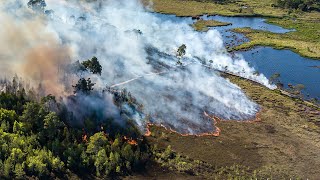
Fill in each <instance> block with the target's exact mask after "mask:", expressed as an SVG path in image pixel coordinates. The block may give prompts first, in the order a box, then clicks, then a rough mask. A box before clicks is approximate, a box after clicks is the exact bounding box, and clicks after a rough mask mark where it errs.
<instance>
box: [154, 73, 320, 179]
mask: <svg viewBox="0 0 320 180" xmlns="http://www.w3.org/2000/svg"><path fill="white" fill-rule="evenodd" d="M227 77H228V78H229V79H230V80H231V81H232V82H234V83H236V84H238V85H239V86H240V87H241V88H242V89H244V91H245V92H246V93H247V95H248V96H249V97H250V98H252V99H253V100H254V101H256V102H257V103H259V104H260V105H261V108H262V112H261V121H259V122H251V123H248V122H242V123H241V122H235V121H222V122H220V123H218V125H217V126H219V127H220V128H221V129H222V133H221V135H220V136H219V137H210V136H207V137H195V136H188V137H183V136H180V135H178V134H176V133H173V132H169V131H166V130H164V129H163V128H160V127H156V126H153V127H152V136H151V137H149V138H148V140H149V141H150V143H151V144H156V145H157V146H158V147H159V148H162V149H165V148H166V147H167V146H169V145H170V146H171V147H172V150H173V151H174V152H176V153H179V154H180V155H181V156H182V157H185V158H184V159H183V158H182V160H181V158H180V161H183V162H185V163H191V164H192V162H193V163H194V162H197V163H199V161H200V162H204V163H205V164H206V165H203V166H204V167H201V168H200V169H203V168H204V169H206V167H207V168H209V169H211V170H206V171H205V172H202V173H201V172H200V173H199V174H197V176H196V177H200V179H202V178H216V179H228V178H229V179H230V178H233V179H234V178H238V179H250V178H256V177H258V179H260V178H262V177H263V179H266V178H272V179H289V178H294V179H295V178H297V177H301V178H303V179H307V178H309V179H317V178H318V177H319V176H320V171H319V169H318V167H319V165H320V150H319V148H320V127H319V125H320V122H319V120H320V113H319V109H318V108H312V107H309V106H308V105H307V104H304V103H303V102H301V101H297V100H294V99H291V98H289V97H287V96H284V95H282V94H280V93H279V92H278V91H271V90H269V89H267V88H265V87H262V86H261V85H258V84H256V83H253V82H251V81H248V80H245V79H241V78H238V77H233V76H227ZM190 159H191V160H193V161H190ZM196 160H198V161H196ZM164 165H165V166H166V165H167V166H168V167H169V168H170V164H169V165H168V164H164ZM171 166H172V164H171ZM191 167H197V166H196V165H193V166H191ZM195 169H197V168H195ZM189 177H190V176H189ZM259 177H260V178H259Z"/></svg>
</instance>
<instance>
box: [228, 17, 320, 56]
mask: <svg viewBox="0 0 320 180" xmlns="http://www.w3.org/2000/svg"><path fill="white" fill-rule="evenodd" d="M315 26H319V28H320V23H319V24H315ZM233 31H235V32H238V33H243V34H245V35H246V37H247V38H249V39H250V41H249V42H246V43H244V44H241V45H239V46H236V47H234V48H233V49H232V50H244V49H250V48H252V47H254V46H271V47H274V48H276V49H290V50H292V51H294V52H296V53H298V54H300V55H302V56H305V57H309V58H314V59H320V38H316V37H315V39H310V40H306V39H307V38H308V37H304V36H303V35H308V34H307V33H306V34H302V33H301V32H299V31H298V32H290V33H286V34H276V33H271V32H267V31H258V30H252V29H250V28H239V29H234V30H233ZM315 31H318V30H316V29H315ZM311 33H315V32H311ZM319 34H320V32H319Z"/></svg>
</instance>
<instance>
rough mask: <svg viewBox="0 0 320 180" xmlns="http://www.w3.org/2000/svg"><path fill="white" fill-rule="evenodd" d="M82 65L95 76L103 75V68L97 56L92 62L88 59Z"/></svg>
mask: <svg viewBox="0 0 320 180" xmlns="http://www.w3.org/2000/svg"><path fill="white" fill-rule="evenodd" d="M81 64H82V65H83V66H84V67H85V68H86V69H87V70H89V71H90V72H91V73H93V74H99V75H101V73H102V66H101V65H100V62H99V61H98V58H96V57H95V56H94V57H93V58H91V60H90V59H88V60H86V61H83V62H82V63H81Z"/></svg>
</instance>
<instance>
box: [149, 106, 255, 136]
mask: <svg viewBox="0 0 320 180" xmlns="http://www.w3.org/2000/svg"><path fill="white" fill-rule="evenodd" d="M203 114H204V116H206V117H208V118H210V119H212V121H213V125H214V126H215V132H209V133H202V134H181V133H178V132H177V131H175V130H173V129H171V128H167V127H166V126H164V125H162V124H160V125H158V124H152V123H147V127H146V133H145V134H144V136H146V137H148V136H151V131H150V127H151V126H160V127H163V128H164V129H165V130H168V131H171V132H173V133H177V134H179V135H180V136H196V137H200V136H214V137H218V136H220V133H221V129H220V128H219V127H217V126H216V125H217V124H218V123H220V122H221V121H230V120H223V119H221V118H219V117H217V116H213V115H209V114H208V113H207V112H205V111H204V112H203ZM232 121H233V120H232ZM259 121H261V110H260V111H259V112H258V113H257V114H256V116H255V118H254V119H248V120H245V121H239V120H237V121H236V122H246V123H253V122H259Z"/></svg>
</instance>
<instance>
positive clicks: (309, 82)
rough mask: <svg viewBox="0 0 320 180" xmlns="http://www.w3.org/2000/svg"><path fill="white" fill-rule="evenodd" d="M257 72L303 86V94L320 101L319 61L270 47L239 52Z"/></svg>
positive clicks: (284, 82)
mask: <svg viewBox="0 0 320 180" xmlns="http://www.w3.org/2000/svg"><path fill="white" fill-rule="evenodd" d="M239 53H240V54H242V55H243V57H244V58H245V59H246V61H248V62H249V63H250V65H252V66H253V67H254V68H255V69H256V70H257V71H258V72H260V73H263V74H264V75H265V76H266V77H267V78H270V77H271V76H272V75H273V74H275V73H280V78H279V79H280V82H281V83H283V84H284V85H285V87H286V88H288V84H292V85H297V84H303V85H304V86H305V89H304V90H303V91H302V92H303V94H304V95H305V96H306V97H307V96H310V98H318V99H320V61H319V60H312V59H308V58H304V57H301V56H300V55H298V54H296V53H294V52H292V51H290V50H276V49H273V48H271V47H256V48H254V49H251V50H249V51H242V52H239Z"/></svg>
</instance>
